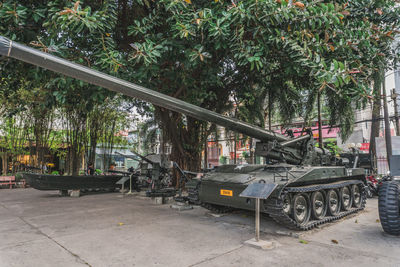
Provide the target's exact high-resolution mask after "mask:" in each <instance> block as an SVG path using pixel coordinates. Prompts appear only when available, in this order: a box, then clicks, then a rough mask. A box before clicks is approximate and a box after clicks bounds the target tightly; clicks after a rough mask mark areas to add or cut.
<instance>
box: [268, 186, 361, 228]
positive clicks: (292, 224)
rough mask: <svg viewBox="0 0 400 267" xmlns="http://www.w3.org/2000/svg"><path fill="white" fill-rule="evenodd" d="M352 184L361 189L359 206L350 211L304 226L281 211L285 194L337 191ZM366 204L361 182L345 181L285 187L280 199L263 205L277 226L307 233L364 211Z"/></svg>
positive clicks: (274, 199)
mask: <svg viewBox="0 0 400 267" xmlns="http://www.w3.org/2000/svg"><path fill="white" fill-rule="evenodd" d="M354 184H361V185H362V186H360V189H361V192H360V193H361V206H360V207H359V208H352V209H351V210H348V211H341V212H340V213H339V214H338V215H336V216H326V217H324V218H323V219H321V220H312V221H311V220H310V221H309V222H308V223H307V224H305V225H300V224H298V223H297V222H296V221H295V220H293V219H292V218H290V217H289V216H288V215H287V214H286V213H285V212H284V211H283V201H282V200H283V199H284V197H285V195H286V194H287V193H308V192H314V191H318V190H324V189H338V188H341V187H344V186H348V185H354ZM365 203H366V192H365V187H364V184H363V182H362V181H359V180H352V181H346V182H338V183H332V184H325V185H324V184H320V185H313V186H304V187H287V188H285V189H284V190H283V192H282V194H281V197H280V198H272V199H270V200H268V202H267V203H266V205H265V208H266V212H267V213H268V214H269V215H270V216H271V217H272V218H273V219H274V220H275V221H276V222H277V223H279V224H282V225H284V226H285V227H287V228H289V229H293V230H302V231H307V230H311V229H313V228H315V227H316V226H319V225H322V224H325V223H328V222H332V221H336V220H339V219H341V218H343V217H345V216H347V215H350V214H353V213H356V212H359V211H361V210H363V209H364V207H365Z"/></svg>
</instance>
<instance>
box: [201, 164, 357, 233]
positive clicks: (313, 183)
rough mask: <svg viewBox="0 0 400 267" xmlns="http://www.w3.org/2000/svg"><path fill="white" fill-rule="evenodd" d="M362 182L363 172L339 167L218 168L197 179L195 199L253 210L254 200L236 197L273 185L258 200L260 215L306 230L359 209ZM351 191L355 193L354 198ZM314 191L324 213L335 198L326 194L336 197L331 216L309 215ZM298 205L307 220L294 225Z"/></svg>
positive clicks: (313, 200)
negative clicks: (257, 185) (249, 189)
mask: <svg viewBox="0 0 400 267" xmlns="http://www.w3.org/2000/svg"><path fill="white" fill-rule="evenodd" d="M364 182H365V174H364V170H363V169H346V168H345V167H341V166H334V167H325V166H318V167H304V166H294V165H286V164H285V165H273V166H267V165H266V166H260V165H258V166H257V165H247V166H246V165H244V166H241V167H240V166H233V165H232V166H222V168H220V169H217V170H216V171H215V172H212V173H209V174H208V175H206V176H205V177H204V178H203V179H202V180H201V185H200V187H199V199H200V201H201V203H205V204H206V207H207V205H208V206H210V205H211V206H213V207H214V208H215V207H230V208H237V209H245V210H254V209H255V201H254V199H252V198H244V197H240V194H241V193H242V192H243V191H244V190H245V189H246V188H247V186H248V185H249V184H252V183H267V184H268V183H271V184H275V185H277V186H276V189H275V190H274V191H273V192H272V194H271V195H270V196H269V197H268V198H267V199H265V200H263V201H261V205H260V206H261V207H260V208H261V212H263V213H268V214H270V215H271V216H272V217H273V218H274V219H276V220H277V221H278V222H279V223H284V224H285V225H286V226H287V227H289V228H294V229H298V230H308V229H311V228H312V227H314V226H316V225H318V224H321V223H323V222H327V221H332V220H334V219H338V218H341V217H343V216H346V215H347V214H350V213H354V212H357V211H358V210H360V209H362V208H363V207H364V204H365V196H364V193H363V192H364ZM352 190H355V192H356V193H355V194H354V196H353V193H352ZM316 192H318V195H319V196H321V197H322V199H321V201H322V203H323V204H322V205H323V206H324V208H325V211H324V212H326V209H327V208H328V202H329V203H333V202H334V201H335V199H333V200H331V199H329V198H328V197H327V195H328V194H333V195H334V196H335V195H336V198H337V199H336V201H337V202H338V203H337V204H338V205H339V208H338V210H337V211H333V212H331V214H328V213H326V214H323V216H320V217H319V218H314V217H315V216H314V217H313V216H311V214H312V212H314V210H316V208H315V203H317V204H319V203H320V202H321V201H318V200H316V199H315V196H314V195H315V194H316ZM346 192H348V193H346ZM346 197H348V199H346ZM285 198H287V199H288V200H286V201H287V202H288V203H286V204H285V203H284V202H285ZM293 199H296V201H297V199H301V200H303V202H306V203H302V205H300V204H298V203H297V202H296V203H293V201H294V200H293ZM341 199H343V204H342V203H341V202H340V201H341ZM353 199H354V201H355V202H357V203H358V204H357V205H355V204H354V205H353V202H352V201H353ZM303 204H304V205H303ZM345 204H346V205H347V206H346V205H345ZM285 205H286V206H285ZM313 205H314V207H313ZM287 206H290V207H291V208H290V207H289V208H288V210H287V211H286V213H283V209H285V208H287ZM300 206H301V208H304V206H306V208H307V209H308V213H305V215H306V216H308V219H307V220H306V221H305V222H300V223H298V220H297V221H296V220H295V219H296V218H297V217H296V216H297V215H298V214H297V215H296V208H295V207H297V208H298V207H300ZM332 206H334V205H332ZM336 206H337V205H336ZM329 207H331V206H329ZM297 213H301V212H297Z"/></svg>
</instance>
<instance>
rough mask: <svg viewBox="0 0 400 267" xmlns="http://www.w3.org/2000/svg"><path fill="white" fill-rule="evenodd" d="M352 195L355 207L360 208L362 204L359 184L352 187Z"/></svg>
mask: <svg viewBox="0 0 400 267" xmlns="http://www.w3.org/2000/svg"><path fill="white" fill-rule="evenodd" d="M351 196H352V198H353V207H355V208H359V207H361V204H362V197H361V190H360V186H359V185H353V186H352V187H351Z"/></svg>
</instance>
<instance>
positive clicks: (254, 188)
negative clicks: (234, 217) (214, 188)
mask: <svg viewBox="0 0 400 267" xmlns="http://www.w3.org/2000/svg"><path fill="white" fill-rule="evenodd" d="M277 186H278V185H277V184H266V183H253V184H249V185H248V186H247V187H246V189H245V190H243V192H242V193H240V196H241V197H247V198H259V199H267V198H268V197H269V196H270V195H271V193H272V192H273V191H274V190H275V188H276V187H277Z"/></svg>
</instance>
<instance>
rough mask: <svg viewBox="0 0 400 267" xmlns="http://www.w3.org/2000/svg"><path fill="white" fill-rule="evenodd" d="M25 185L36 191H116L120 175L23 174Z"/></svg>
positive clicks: (118, 186)
mask: <svg viewBox="0 0 400 267" xmlns="http://www.w3.org/2000/svg"><path fill="white" fill-rule="evenodd" d="M23 177H24V178H25V179H26V182H27V184H29V185H30V186H31V187H33V188H35V189H38V190H79V189H80V190H90V189H101V190H104V189H107V190H108V189H109V190H111V189H116V188H120V187H121V185H118V184H116V183H117V182H118V180H120V179H121V178H122V176H121V175H105V176H103V175H102V176H100V175H98V176H59V175H50V174H34V173H23Z"/></svg>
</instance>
